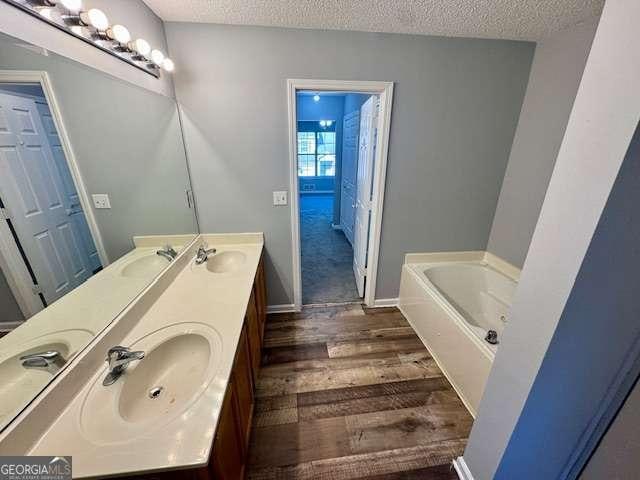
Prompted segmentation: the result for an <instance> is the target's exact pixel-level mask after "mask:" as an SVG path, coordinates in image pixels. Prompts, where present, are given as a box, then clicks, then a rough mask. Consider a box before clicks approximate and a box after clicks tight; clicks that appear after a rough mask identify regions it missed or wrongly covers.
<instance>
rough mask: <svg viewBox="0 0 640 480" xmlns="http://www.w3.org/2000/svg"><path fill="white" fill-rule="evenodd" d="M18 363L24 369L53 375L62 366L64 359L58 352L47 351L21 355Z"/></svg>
mask: <svg viewBox="0 0 640 480" xmlns="http://www.w3.org/2000/svg"><path fill="white" fill-rule="evenodd" d="M20 362H21V364H22V366H23V367H24V368H39V369H42V370H48V371H50V372H51V373H55V372H57V371H58V370H60V369H61V368H62V367H63V366H64V364H65V359H64V358H63V357H62V355H61V354H60V352H58V351H56V350H47V351H45V352H37V353H30V354H28V355H23V356H21V357H20Z"/></svg>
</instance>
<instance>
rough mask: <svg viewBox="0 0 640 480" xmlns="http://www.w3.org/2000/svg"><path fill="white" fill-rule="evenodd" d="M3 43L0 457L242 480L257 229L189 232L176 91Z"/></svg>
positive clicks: (253, 358) (124, 472) (256, 308)
mask: <svg viewBox="0 0 640 480" xmlns="http://www.w3.org/2000/svg"><path fill="white" fill-rule="evenodd" d="M0 51H2V56H1V57H2V58H0V70H1V71H2V78H0V124H1V125H0V126H1V127H2V128H0V130H2V132H3V133H2V135H3V136H2V141H3V148H2V149H0V167H1V168H0V170H2V174H1V175H0V207H2V212H0V213H2V215H0V456H6V455H30V456H54V457H63V456H71V457H72V474H73V477H74V478H104V477H118V476H119V477H125V478H134V477H136V478H137V477H140V478H145V479H147V480H149V479H152V478H181V479H192V478H193V479H196V478H197V479H199V480H205V479H210V478H216V479H229V480H235V479H239V478H242V476H243V471H244V465H245V457H246V452H247V444H248V438H249V430H250V425H251V417H252V409H253V392H254V388H255V387H254V386H255V382H256V378H257V375H258V368H259V366H260V359H261V354H260V350H261V345H262V332H263V327H264V321H265V311H266V307H265V304H266V297H265V286H264V273H263V260H262V258H263V245H264V241H263V235H262V234H261V233H249V234H204V233H202V232H201V231H200V227H199V225H198V219H197V215H196V206H195V201H194V195H193V192H192V186H191V179H190V175H189V168H188V160H187V154H186V153H187V151H186V147H185V144H184V139H185V136H184V135H183V132H182V127H181V118H180V117H181V115H182V114H183V113H182V110H181V109H180V108H179V106H178V104H177V102H176V99H175V98H173V97H172V96H170V95H165V94H161V93H158V92H157V91H154V89H149V88H143V87H141V86H140V85H139V84H136V83H131V82H127V81H124V80H122V79H121V78H116V77H113V76H111V75H108V74H106V73H105V72H104V71H101V70H97V69H94V68H91V67H89V66H87V65H85V64H83V63H80V62H77V61H74V60H72V59H70V58H66V57H63V56H61V55H59V54H57V53H55V52H52V51H48V50H46V49H43V48H40V47H36V46H33V45H29V44H28V43H27V42H25V41H24V40H23V39H19V38H15V37H12V36H10V35H5V34H2V33H0ZM155 80H156V79H153V80H152V81H155ZM219 160H220V161H223V160H224V159H219ZM212 161H213V159H212ZM43 172H44V173H43ZM205 188H215V185H206V186H205ZM218 213H219V212H216V211H215V209H213V210H212V209H208V210H207V212H206V215H207V219H215V218H217V217H216V215H217V214H218ZM221 228H224V227H221Z"/></svg>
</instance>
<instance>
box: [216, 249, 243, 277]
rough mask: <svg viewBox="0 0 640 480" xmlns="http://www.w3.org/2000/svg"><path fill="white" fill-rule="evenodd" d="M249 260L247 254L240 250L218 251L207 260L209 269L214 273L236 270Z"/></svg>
mask: <svg viewBox="0 0 640 480" xmlns="http://www.w3.org/2000/svg"><path fill="white" fill-rule="evenodd" d="M246 260H247V256H246V255H245V254H244V253H243V252H240V251H238V250H229V251H226V252H220V253H216V254H215V255H212V256H210V257H209V258H208V260H207V270H209V271H210V272H213V273H228V272H235V271H236V270H238V268H240V267H241V266H242V265H243V264H244V262H245V261H246Z"/></svg>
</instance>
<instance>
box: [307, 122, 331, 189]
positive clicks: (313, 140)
mask: <svg viewBox="0 0 640 480" xmlns="http://www.w3.org/2000/svg"><path fill="white" fill-rule="evenodd" d="M321 125H323V126H321ZM335 128H336V127H335V122H333V121H326V120H323V121H322V122H298V176H299V177H335V175H336V132H335Z"/></svg>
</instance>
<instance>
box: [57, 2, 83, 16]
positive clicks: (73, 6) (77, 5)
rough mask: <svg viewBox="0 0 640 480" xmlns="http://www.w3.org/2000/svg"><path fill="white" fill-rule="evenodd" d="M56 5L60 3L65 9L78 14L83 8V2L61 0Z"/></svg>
mask: <svg viewBox="0 0 640 480" xmlns="http://www.w3.org/2000/svg"><path fill="white" fill-rule="evenodd" d="M56 3H60V4H61V5H62V6H63V7H64V8H66V9H67V10H69V11H70V12H74V13H78V12H79V11H80V9H81V8H82V0H59V1H57V2H56Z"/></svg>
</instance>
